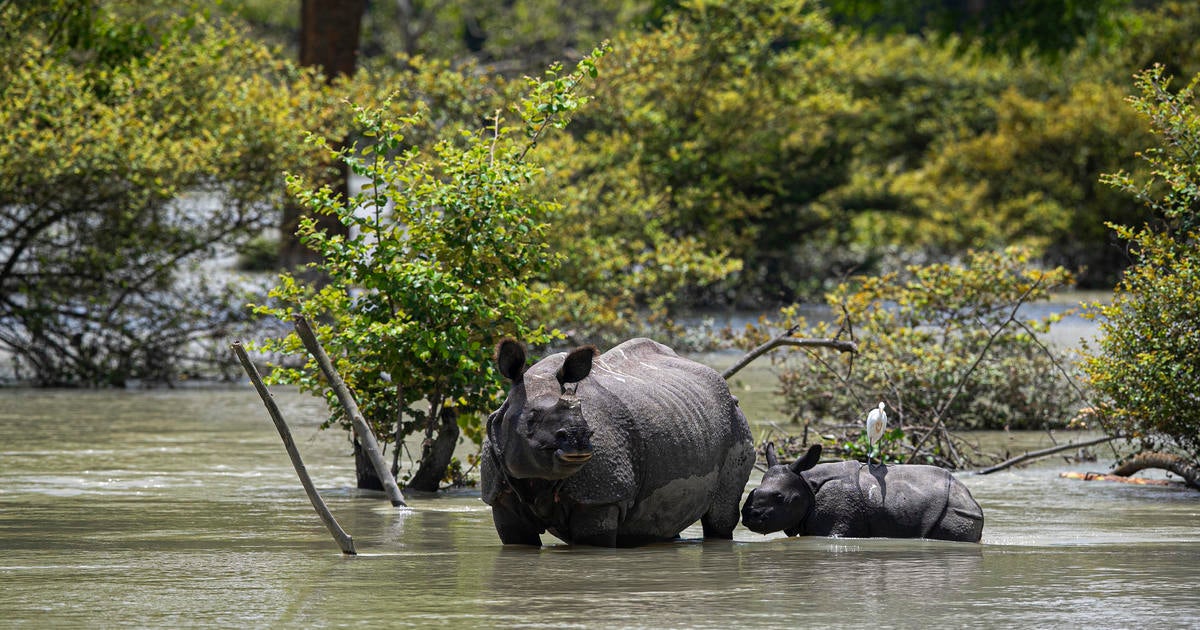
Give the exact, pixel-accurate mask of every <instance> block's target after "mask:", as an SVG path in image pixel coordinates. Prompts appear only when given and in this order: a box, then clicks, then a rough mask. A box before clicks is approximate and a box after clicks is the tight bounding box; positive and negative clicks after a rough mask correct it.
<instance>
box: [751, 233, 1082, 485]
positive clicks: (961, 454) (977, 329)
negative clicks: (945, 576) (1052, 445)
mask: <svg viewBox="0 0 1200 630" xmlns="http://www.w3.org/2000/svg"><path fill="white" fill-rule="evenodd" d="M1069 281H1070V274H1068V273H1067V272H1066V271H1065V270H1063V269H1061V268H1058V269H1050V270H1042V269H1038V268H1036V267H1034V266H1032V265H1031V264H1030V259H1029V256H1028V253H1027V252H1023V251H1021V250H1018V249H1016V248H1012V249H1009V250H1006V251H1004V252H971V253H969V254H967V256H966V257H965V258H964V259H963V260H962V261H961V262H957V263H947V264H934V265H913V266H909V267H908V268H906V269H905V270H904V271H903V272H896V273H890V274H885V275H883V276H879V277H858V278H853V279H852V280H851V281H849V282H846V283H843V284H841V285H839V286H838V287H837V289H835V290H834V291H832V292H831V293H830V294H829V295H828V296H827V297H826V300H827V302H828V303H829V305H830V307H831V308H832V309H833V311H834V313H835V314H836V318H835V320H834V321H832V322H819V323H816V324H814V325H812V326H811V327H810V326H808V325H807V323H806V322H804V321H803V319H802V318H800V317H799V316H798V315H797V311H796V309H795V308H787V309H784V310H783V311H782V315H783V322H782V323H783V325H785V326H800V327H801V328H808V331H809V332H808V333H806V334H811V335H812V336H815V337H827V336H833V337H835V338H837V337H842V338H850V339H853V340H854V341H855V342H857V344H858V352H857V353H856V354H850V355H841V356H840V357H837V358H826V357H825V356H824V355H822V354H818V353H817V352H815V351H812V350H805V351H804V352H805V355H804V356H800V358H799V359H798V360H795V361H792V360H789V359H788V357H789V356H790V355H795V354H796V353H795V352H792V353H781V354H779V355H776V356H775V357H774V358H773V360H774V361H776V362H777V364H779V365H780V367H781V369H780V370H779V374H780V390H779V391H780V394H781V395H782V399H783V402H782V405H783V411H784V412H785V413H786V414H787V415H788V416H789V417H790V418H791V419H792V420H793V421H794V422H797V423H801V424H803V425H805V428H806V432H805V438H811V439H813V440H816V439H820V438H819V436H820V435H833V436H834V437H835V439H834V441H835V445H834V446H835V448H837V449H839V450H840V451H841V452H842V453H843V454H845V455H850V456H862V455H863V454H864V452H865V446H866V442H865V440H863V439H862V438H861V436H862V421H863V420H864V419H865V417H866V414H867V411H868V410H870V409H872V408H874V407H875V406H876V405H877V404H878V403H879V402H880V401H884V402H886V404H887V413H888V417H889V423H888V424H889V426H888V431H887V433H886V434H885V436H884V440H883V456H884V458H885V459H891V460H893V461H910V462H911V461H914V460H917V461H922V462H929V463H935V464H939V465H945V466H950V467H955V468H958V467H963V466H966V465H969V464H971V463H972V455H973V453H972V452H971V450H972V449H971V448H970V447H969V445H967V444H965V443H964V442H963V441H962V440H961V438H960V437H958V436H955V435H954V434H953V431H952V430H957V429H999V428H1013V429H1041V428H1050V427H1055V426H1062V425H1065V424H1066V422H1067V421H1068V420H1069V419H1070V417H1071V416H1072V415H1074V413H1075V411H1076V410H1077V409H1078V408H1079V407H1081V406H1082V405H1083V403H1084V401H1083V400H1082V398H1081V396H1080V394H1079V392H1078V390H1077V385H1075V384H1074V382H1073V380H1071V377H1070V376H1069V375H1067V374H1065V373H1064V369H1065V367H1064V366H1066V364H1067V359H1066V357H1065V356H1063V355H1061V354H1060V352H1059V351H1057V350H1055V349H1053V348H1051V347H1050V346H1048V345H1046V344H1044V343H1043V342H1042V341H1041V340H1039V338H1038V334H1039V333H1044V332H1046V331H1047V329H1048V326H1050V324H1051V323H1052V322H1053V321H1055V320H1056V319H1057V317H1052V318H1050V319H1047V320H1038V319H1033V318H1028V317H1026V316H1025V315H1024V314H1022V313H1021V312H1020V311H1021V307H1022V306H1023V305H1026V304H1029V303H1031V302H1036V301H1041V300H1045V299H1047V298H1048V296H1049V294H1050V292H1051V291H1053V290H1054V289H1056V288H1059V287H1062V286H1063V285H1064V284H1066V283H1068V282H1069ZM768 324H769V322H768ZM766 328H767V326H765V325H764V324H759V325H755V326H751V327H749V328H748V330H747V333H746V337H748V339H749V340H750V341H755V342H757V341H758V340H759V339H761V338H762V337H763V336H764V334H765V331H766ZM835 331H836V333H835ZM809 428H811V429H813V431H812V432H809V431H808V429H809ZM811 433H815V435H813V434H811Z"/></svg>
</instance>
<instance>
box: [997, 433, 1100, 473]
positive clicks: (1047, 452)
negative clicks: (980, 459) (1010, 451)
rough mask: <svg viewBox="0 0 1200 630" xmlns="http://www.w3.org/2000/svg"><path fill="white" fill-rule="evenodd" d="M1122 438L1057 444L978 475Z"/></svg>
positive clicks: (1021, 456)
mask: <svg viewBox="0 0 1200 630" xmlns="http://www.w3.org/2000/svg"><path fill="white" fill-rule="evenodd" d="M1123 437H1124V436H1121V435H1110V436H1105V437H1102V438H1096V439H1094V440H1088V441H1086V442H1068V443H1067V444H1059V445H1058V446H1052V447H1050V448H1044V449H1042V450H1040V451H1033V452H1032V453H1025V454H1024V455H1018V456H1016V457H1013V458H1011V459H1006V460H1004V461H1002V462H1000V463H999V464H996V465H995V466H988V467H987V468H984V469H983V470H981V471H979V473H978V474H980V475H987V474H990V473H994V472H996V471H999V470H1004V469H1005V468H1010V467H1012V466H1014V465H1016V464H1020V463H1021V462H1025V461H1029V460H1031V459H1038V458H1041V457H1046V456H1049V455H1053V454H1055V453H1061V452H1063V451H1069V450H1071V449H1073V448H1083V447H1085V446H1095V445H1096V444H1103V443H1105V442H1111V441H1113V440H1119V439H1121V438H1123Z"/></svg>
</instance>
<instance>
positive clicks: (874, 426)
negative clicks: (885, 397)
mask: <svg viewBox="0 0 1200 630" xmlns="http://www.w3.org/2000/svg"><path fill="white" fill-rule="evenodd" d="M884 406H885V405H884V403H882V402H881V403H879V407H877V408H875V409H872V410H871V413H868V414H867V463H868V464H870V463H871V454H872V453H873V452H874V451H875V443H876V442H878V441H879V438H881V437H883V430H884V429H885V428H887V413H886V412H884V410H883V408H884ZM879 462H880V463H883V460H882V459H880V460H879Z"/></svg>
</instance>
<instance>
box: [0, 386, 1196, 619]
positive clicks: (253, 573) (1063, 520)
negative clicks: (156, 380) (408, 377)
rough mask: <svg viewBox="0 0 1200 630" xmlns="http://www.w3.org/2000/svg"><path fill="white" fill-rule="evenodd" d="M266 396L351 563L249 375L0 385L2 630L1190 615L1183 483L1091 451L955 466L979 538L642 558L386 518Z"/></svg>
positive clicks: (340, 442) (474, 506) (459, 501)
mask: <svg viewBox="0 0 1200 630" xmlns="http://www.w3.org/2000/svg"><path fill="white" fill-rule="evenodd" d="M276 397H277V400H278V401H279V402H280V405H281V407H282V409H283V412H284V415H285V417H286V418H287V419H288V420H289V422H290V423H291V424H292V428H293V431H294V432H295V435H296V440H297V443H298V445H299V448H300V450H301V452H302V453H303V455H304V457H305V462H306V464H307V466H308V469H309V471H310V473H311V474H312V475H313V477H314V479H315V481H316V483H317V485H318V487H319V488H320V489H321V491H322V493H323V495H324V496H325V499H326V501H327V502H328V503H329V504H330V507H331V509H332V510H333V512H334V513H335V514H336V515H337V517H338V519H339V520H340V521H341V523H342V525H343V526H344V527H345V528H346V529H347V530H348V531H349V532H350V533H351V534H352V535H353V536H354V538H355V543H356V545H357V547H358V550H359V552H360V555H359V556H357V557H345V556H342V555H341V554H340V553H339V551H338V549H337V546H336V545H335V544H334V543H333V541H332V539H331V538H330V537H329V535H328V534H327V532H326V531H325V529H324V528H323V526H322V525H321V523H320V521H319V520H318V519H317V517H316V515H315V513H314V512H313V510H312V507H311V506H310V505H309V503H308V501H307V499H306V498H305V496H304V493H303V490H302V489H301V487H300V484H299V482H298V481H297V479H296V476H295V473H294V472H293V471H292V469H291V465H290V463H289V461H288V459H287V455H286V453H285V452H284V450H283V447H282V444H281V443H280V440H279V437H278V435H277V434H276V433H275V430H274V427H273V425H272V424H271V422H270V420H269V419H268V417H267V415H266V413H265V411H264V409H263V407H262V404H261V402H260V401H259V400H258V398H257V396H256V395H255V394H254V392H253V390H252V389H250V388H249V386H246V387H244V388H241V387H238V388H230V389H218V390H211V389H206V390H201V389H196V390H176V391H156V392H145V391H143V392H75V391H73V392H44V391H33V390H14V389H10V390H0V626H5V627H18V626H36V627H114V626H122V627H126V626H151V627H216V626H220V627H317V628H319V627H331V626H344V625H362V626H374V627H432V626H436V627H469V626H476V627H532V626H538V627H556V628H572V627H575V628H621V627H628V628H735V627H746V628H805V627H823V626H829V627H864V626H875V627H1034V626H1036V627H1048V626H1059V627H1063V626H1065V627H1089V628H1120V627H1139V628H1141V627H1168V626H1169V627H1189V626H1190V627H1197V626H1200V596H1198V595H1197V592H1196V583H1197V578H1200V568H1198V567H1200V542H1198V534H1200V525H1198V523H1200V521H1198V519H1197V516H1198V515H1200V501H1198V499H1200V493H1196V492H1194V491H1191V490H1187V489H1183V488H1179V487H1156V486H1132V485H1126V484H1112V483H1102V482H1081V481H1074V480H1067V479H1060V478H1059V477H1058V473H1059V472H1061V471H1063V470H1068V469H1070V470H1088V469H1093V470H1101V469H1103V468H1104V466H1103V464H1090V465H1078V466H1067V465H1065V464H1063V463H1061V461H1056V462H1052V463H1050V464H1043V465H1041V466H1038V467H1033V468H1028V469H1023V470H1016V471H1006V472H1002V473H998V474H995V475H989V476H971V475H963V476H962V477H961V478H962V479H963V481H964V482H965V483H966V484H967V485H968V486H969V487H970V488H971V490H972V492H973V493H974V494H975V497H976V499H977V500H978V501H979V502H980V504H981V505H982V506H983V508H984V512H985V515H986V519H987V522H986V526H985V529H984V539H983V544H981V545H970V544H956V543H941V542H929V541H913V540H855V539H825V538H792V539H788V538H785V537H782V536H781V535H775V536H770V537H767V536H759V535H757V534H754V533H752V532H750V531H748V530H746V529H744V528H742V527H739V528H738V529H737V530H736V531H735V539H734V540H733V541H732V542H730V541H719V542H703V541H701V540H699V536H700V531H699V527H694V528H692V529H689V530H688V531H687V532H685V540H683V541H680V542H677V543H670V544H660V545H652V546H649V547H644V548H639V549H630V550H608V549H592V548H580V547H570V546H567V545H563V544H561V543H558V542H557V541H555V540H554V539H552V538H550V537H549V536H546V537H544V541H545V542H546V543H548V545H547V546H546V547H544V548H542V549H540V550H538V549H523V548H522V549H513V548H504V547H502V546H501V545H500V544H499V540H498V539H497V537H496V534H495V531H494V530H493V528H492V524H491V516H490V512H489V511H488V508H487V507H486V506H485V505H484V504H483V503H482V502H481V501H480V500H479V495H478V491H473V490H462V491H454V492H449V493H445V494H443V495H437V496H434V495H413V494H411V493H410V494H409V495H408V498H409V500H410V504H411V507H410V508H407V509H404V508H393V507H391V506H390V505H389V504H388V503H387V501H386V500H384V498H383V495H382V493H363V492H359V491H357V490H354V489H352V488H351V486H352V485H353V482H354V480H353V469H352V460H351V458H350V457H349V456H348V454H349V448H348V445H347V444H346V443H345V441H344V439H343V437H342V434H340V433H338V432H332V431H318V429H317V425H318V424H319V423H320V420H321V418H322V415H323V404H322V403H321V402H320V401H317V400H314V399H311V398H308V397H303V396H300V395H297V394H289V393H286V392H278V393H277V394H276ZM742 397H743V401H744V402H745V400H746V396H745V395H742ZM1035 439H1036V440H1041V439H1044V438H1043V437H1036V438H1035ZM755 483H757V475H756V476H755V477H754V478H752V480H751V484H750V487H752V486H753V485H754V484H755Z"/></svg>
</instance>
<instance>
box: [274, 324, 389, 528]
mask: <svg viewBox="0 0 1200 630" xmlns="http://www.w3.org/2000/svg"><path fill="white" fill-rule="evenodd" d="M292 323H293V324H295V326H296V334H298V335H299V336H300V341H303V342H304V347H305V348H307V349H308V353H309V354H311V355H312V356H313V358H314V359H316V361H317V365H318V366H319V367H320V368H321V372H322V373H324V374H325V381H326V382H328V383H329V387H330V388H331V389H333V392H334V393H335V394H337V397H338V401H339V402H341V403H342V409H343V410H345V412H346V415H347V416H348V417H349V418H350V422H351V423H353V424H354V430H355V432H357V433H358V439H359V441H360V442H362V447H363V450H364V451H366V453H367V457H368V458H369V459H370V460H371V465H372V466H374V467H375V474H376V475H378V476H379V481H380V483H382V484H383V490H384V492H386V493H387V495H388V499H390V500H391V502H392V505H397V506H399V505H407V504H406V503H405V502H404V495H403V494H401V492H400V486H398V485H396V478H395V477H393V476H392V471H391V469H389V468H388V464H387V462H386V461H385V460H384V459H383V452H382V451H380V450H379V442H378V441H377V440H376V439H375V432H374V431H372V430H371V426H370V425H368V424H367V421H366V419H364V418H363V415H362V412H361V411H359V410H358V403H356V402H354V396H353V395H352V394H351V393H350V388H349V387H346V382H345V381H343V380H342V377H341V376H340V375H339V374H338V373H337V370H335V369H333V362H332V361H330V360H329V355H327V354H325V349H324V348H322V347H321V342H320V341H317V336H316V335H315V334H314V333H313V331H312V327H311V326H309V325H308V320H307V319H305V318H304V316H303V315H296V316H295V317H294V318H293V321H292Z"/></svg>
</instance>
